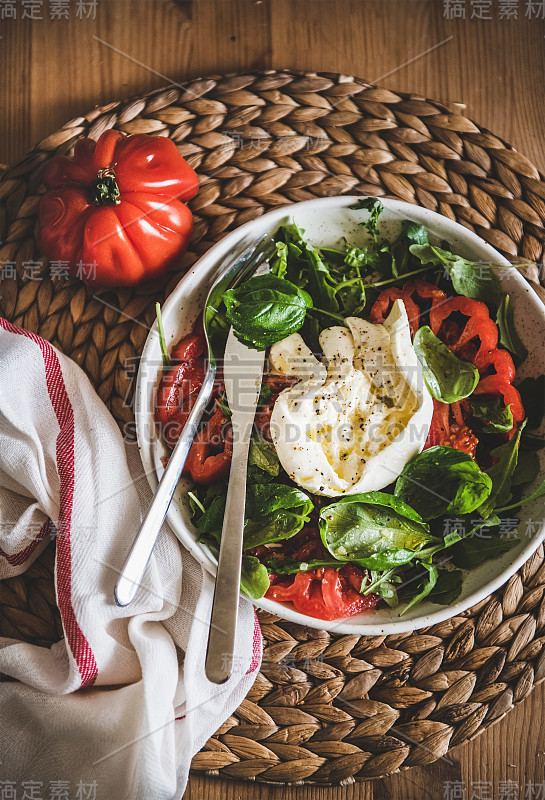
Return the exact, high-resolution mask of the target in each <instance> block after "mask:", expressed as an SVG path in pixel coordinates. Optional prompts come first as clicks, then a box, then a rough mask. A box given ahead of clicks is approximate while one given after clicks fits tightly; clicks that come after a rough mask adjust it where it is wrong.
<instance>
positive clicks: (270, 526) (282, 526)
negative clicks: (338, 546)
mask: <svg viewBox="0 0 545 800" xmlns="http://www.w3.org/2000/svg"><path fill="white" fill-rule="evenodd" d="M222 489H223V490H222V493H221V494H218V495H216V496H215V497H214V498H213V499H211V502H209V504H208V507H207V508H206V510H205V511H204V513H203V514H201V516H200V517H199V518H198V519H197V520H196V522H195V525H196V527H197V529H198V530H199V531H200V532H201V533H203V534H206V535H211V536H213V537H214V538H215V539H217V541H218V542H219V540H220V539H221V530H222V527H223V517H224V515H225V501H226V496H227V486H226V485H223V487H222ZM312 509H313V503H312V500H311V499H310V498H309V497H308V495H306V494H305V493H304V492H302V491H300V490H299V489H296V488H294V487H291V486H286V485H284V484H281V483H264V484H250V485H249V486H248V487H247V489H246V509H245V521H244V549H245V550H248V549H251V548H252V547H257V546H258V545H260V544H267V543H269V542H275V541H280V540H281V539H290V538H291V537H292V536H295V534H296V533H298V532H299V531H300V530H301V528H302V527H303V525H304V524H305V523H306V522H308V519H309V517H308V515H309V514H310V512H311V511H312Z"/></svg>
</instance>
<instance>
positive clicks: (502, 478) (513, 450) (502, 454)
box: [478, 420, 526, 519]
mask: <svg viewBox="0 0 545 800" xmlns="http://www.w3.org/2000/svg"><path fill="white" fill-rule="evenodd" d="M525 425H526V420H525V421H524V422H523V423H522V425H521V426H520V428H519V429H518V431H517V432H516V434H515V435H514V436H513V437H512V438H511V439H510V440H509V441H508V442H506V443H505V444H502V445H500V446H499V447H496V448H495V449H494V450H492V453H491V455H492V457H493V458H495V459H497V461H496V463H495V464H492V466H491V467H490V468H489V469H487V470H486V472H487V475H488V476H489V477H490V478H491V479H492V491H491V492H490V495H489V496H488V498H487V499H486V500H485V501H484V503H483V504H482V505H481V506H479V509H478V510H479V514H480V515H481V516H482V517H483V518H484V519H486V518H487V517H489V516H490V514H492V512H493V511H494V509H495V508H497V507H498V505H499V501H501V500H507V499H508V497H509V491H510V489H511V479H512V477H513V473H514V471H515V467H516V466H517V460H518V449H519V442H520V437H521V435H522V431H523V430H524V426H525Z"/></svg>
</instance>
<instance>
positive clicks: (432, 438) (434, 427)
mask: <svg viewBox="0 0 545 800" xmlns="http://www.w3.org/2000/svg"><path fill="white" fill-rule="evenodd" d="M449 436H450V425H449V405H448V403H441V401H440V400H436V399H435V397H434V398H433V416H432V418H431V423H430V430H429V432H428V438H427V439H426V444H425V445H424V450H427V448H428V447H435V445H438V444H445V442H446V441H448V438H449Z"/></svg>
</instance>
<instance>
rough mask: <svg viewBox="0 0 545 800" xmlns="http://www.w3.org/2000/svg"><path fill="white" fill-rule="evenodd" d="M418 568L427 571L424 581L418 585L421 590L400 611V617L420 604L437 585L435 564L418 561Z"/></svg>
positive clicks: (437, 573)
mask: <svg viewBox="0 0 545 800" xmlns="http://www.w3.org/2000/svg"><path fill="white" fill-rule="evenodd" d="M418 566H419V567H424V569H426V570H427V574H425V575H424V579H423V580H422V582H421V583H420V584H419V585H420V586H421V587H422V588H421V589H420V591H419V592H418V593H417V594H415V595H414V597H412V598H411V599H410V600H409V602H408V603H407V605H406V606H405V607H404V608H403V610H402V611H401V614H400V615H399V616H400V617H401V616H403V614H406V613H407V611H409V609H411V608H414V606H416V605H417V604H418V603H420V602H422V600H423V599H424V598H425V597H427V596H428V595H429V594H430V592H431V591H432V589H433V588H434V586H435V584H436V583H437V577H438V575H439V572H438V570H437V567H436V566H435V564H432V563H431V561H419V562H418Z"/></svg>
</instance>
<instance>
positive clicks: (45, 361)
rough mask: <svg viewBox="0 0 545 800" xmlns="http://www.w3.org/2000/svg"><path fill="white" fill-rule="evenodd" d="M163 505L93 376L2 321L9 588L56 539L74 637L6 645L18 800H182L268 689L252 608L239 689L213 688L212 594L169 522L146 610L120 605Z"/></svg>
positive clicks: (3, 772) (0, 498) (4, 742)
mask: <svg viewBox="0 0 545 800" xmlns="http://www.w3.org/2000/svg"><path fill="white" fill-rule="evenodd" d="M150 498H151V492H150V490H149V487H148V484H147V480H146V476H145V474H144V470H143V467H142V463H141V461H140V458H139V455H138V449H137V447H136V446H135V445H134V444H133V445H125V444H124V442H123V439H122V437H121V434H120V432H119V430H118V428H117V426H116V424H115V422H114V420H113V418H112V417H111V415H110V414H109V412H108V411H107V409H106V407H105V406H104V405H103V403H102V401H101V400H100V399H99V398H98V397H97V395H96V394H95V392H94V390H93V388H92V387H91V385H90V383H89V381H88V379H87V378H86V376H85V375H84V373H83V372H82V371H81V369H80V368H79V367H78V366H77V365H76V364H75V363H74V362H73V361H71V360H70V359H69V358H66V357H65V356H63V355H62V354H60V353H59V352H57V351H56V350H55V349H54V348H53V347H52V346H51V345H50V344H48V343H47V342H45V341H44V340H43V339H40V338H39V337H38V336H35V335H34V334H32V333H29V332H28V331H24V330H21V329H20V328H16V327H15V326H13V325H11V324H10V323H9V322H6V321H5V320H2V319H0V577H1V578H7V577H10V576H14V575H18V574H20V573H21V572H24V571H25V569H27V567H28V566H29V565H30V564H31V563H32V562H33V561H34V560H35V559H36V558H37V556H38V555H39V553H40V552H41V551H42V550H43V548H44V547H46V546H47V544H48V543H49V542H50V540H51V537H55V539H56V561H55V589H56V595H57V603H58V606H59V609H60V613H61V618H62V624H63V629H64V638H63V639H62V640H61V641H60V642H58V643H57V644H54V645H53V646H52V647H51V648H49V649H47V648H44V647H38V646H35V645H31V644H28V643H25V642H19V641H16V640H14V639H9V638H6V637H2V638H0V672H1V673H3V676H4V678H5V677H6V676H9V677H11V678H13V679H15V680H11V681H4V682H2V683H0V696H1V698H2V712H3V713H2V717H3V721H2V726H0V752H1V753H2V757H1V760H0V764H1V766H0V782H2V781H4V782H6V783H5V784H4V785H9V784H10V783H13V785H14V787H15V789H16V790H17V795H16V796H17V797H19V796H20V795H21V796H23V794H24V791H23V787H24V785H25V784H29V785H31V784H33V783H34V784H35V785H36V787H38V788H36V789H35V790H34V789H33V790H32V791H35V794H28V790H25V791H27V795H28V796H32V797H34V796H36V797H44V798H49V797H50V796H52V797H57V796H58V797H63V798H64V797H73V796H74V797H76V796H77V797H81V798H83V797H89V798H92V800H113V798H115V799H116V800H120V799H121V798H130V800H151V799H152V798H153V800H162V798H165V800H166V799H167V798H176V799H177V800H178V799H179V798H181V796H182V794H183V791H184V788H185V785H186V782H187V775H188V770H189V765H190V762H191V758H192V756H193V755H194V754H195V753H196V752H197V751H198V750H199V749H200V748H201V747H202V746H203V745H204V743H205V742H206V740H207V739H208V738H209V736H211V735H212V733H214V731H215V730H216V729H217V728H218V727H219V726H220V725H221V724H222V723H223V722H224V720H225V719H226V718H227V717H228V716H229V715H230V714H231V713H232V712H233V711H234V710H235V709H236V708H237V706H238V705H239V704H240V702H241V701H242V700H243V698H244V697H245V695H246V694H247V692H248V690H249V689H250V687H251V685H252V683H253V681H254V679H255V676H256V674H257V669H258V667H259V664H260V659H261V635H260V631H259V624H258V623H257V618H256V617H255V613H254V610H253V607H252V605H251V603H249V602H247V601H244V600H242V599H241V601H240V609H239V626H238V633H237V641H236V650H235V652H236V658H235V659H234V662H233V665H232V667H233V674H232V677H231V678H230V679H229V681H227V682H226V683H225V684H223V685H222V686H219V687H218V686H216V685H214V684H211V683H209V682H208V681H207V679H206V677H205V675H204V655H205V652H206V641H207V635H208V623H209V619H210V609H211V605H212V595H213V581H212V579H211V577H210V576H209V575H208V574H207V573H206V572H205V571H203V569H202V568H201V567H200V566H199V564H197V562H196V561H195V560H194V559H193V558H192V557H191V556H190V555H189V554H188V553H187V552H186V551H184V550H183V549H182V548H181V547H180V545H179V544H178V541H177V539H176V538H175V536H174V534H173V533H172V531H171V530H170V528H169V527H168V526H167V525H166V524H165V525H164V526H163V529H162V531H161V533H160V535H159V539H158V541H157V545H156V547H155V551H154V554H153V557H152V559H151V561H150V564H149V566H148V569H147V570H146V575H145V579H144V582H143V585H142V587H141V588H140V590H139V592H138V594H137V596H136V599H135V601H134V602H133V603H132V604H131V605H130V606H128V607H127V608H119V607H118V606H116V605H115V602H114V599H113V598H114V594H113V591H114V585H115V582H116V578H117V576H118V573H119V570H120V568H121V566H122V564H123V561H124V559H125V556H126V554H127V552H128V550H129V547H130V545H131V543H132V540H133V538H134V535H135V533H136V531H137V529H138V526H139V522H140V519H141V515H142V512H143V510H144V509H145V508H146V507H147V506H148V504H149V502H150ZM0 785H2V784H1V783H0ZM59 786H60V787H61V789H62V787H63V786H64V787H65V792H64V794H63V793H62V792H61V794H59V791H61V789H59V788H58V787H59ZM78 787H79V788H78ZM39 792H41V794H40V793H39ZM55 792H56V794H55ZM78 792H79V794H78ZM14 796H15V795H14Z"/></svg>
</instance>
